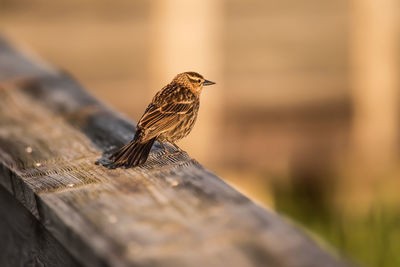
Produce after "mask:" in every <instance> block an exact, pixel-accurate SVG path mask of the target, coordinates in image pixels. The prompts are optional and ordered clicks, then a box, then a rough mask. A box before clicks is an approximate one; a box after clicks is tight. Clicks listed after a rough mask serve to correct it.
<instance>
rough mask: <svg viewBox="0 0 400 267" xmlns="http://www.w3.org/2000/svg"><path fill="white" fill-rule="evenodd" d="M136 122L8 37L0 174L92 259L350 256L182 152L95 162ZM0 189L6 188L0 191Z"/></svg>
mask: <svg viewBox="0 0 400 267" xmlns="http://www.w3.org/2000/svg"><path fill="white" fill-rule="evenodd" d="M134 128H135V127H134V125H133V124H132V123H131V122H130V121H129V120H127V119H126V118H124V117H122V116H121V115H119V114H117V113H115V112H114V111H112V110H111V109H110V108H108V107H106V106H105V105H104V104H102V103H101V102H99V101H98V100H96V99H95V98H93V97H92V96H90V95H89V94H88V93H87V92H86V91H85V90H84V89H82V87H81V86H80V85H79V84H78V83H76V82H75V81H74V80H73V79H72V78H70V77H69V76H68V75H66V74H65V73H62V72H59V71H57V70H55V69H50V68H49V67H47V66H45V65H41V64H39V63H37V62H36V61H33V60H32V59H30V58H29V57H27V56H24V55H22V54H21V53H20V52H16V51H15V50H14V49H12V47H11V46H10V45H9V44H7V42H6V41H5V40H4V39H1V38H0V185H2V186H3V187H4V188H5V189H7V190H8V191H9V192H10V193H11V194H12V195H13V196H14V198H15V199H16V200H17V201H18V202H20V203H22V204H23V206H24V207H25V208H26V209H27V210H28V211H30V212H31V214H33V215H34V216H35V217H36V219H37V220H38V221H39V222H40V223H41V224H42V225H43V226H44V228H45V229H46V231H48V232H49V233H51V234H52V235H53V236H54V238H55V239H56V240H57V241H58V242H60V243H61V244H62V246H63V247H64V248H65V249H66V250H67V251H68V252H69V253H70V254H71V255H72V256H73V257H74V258H75V259H76V260H77V261H79V262H80V264H82V265H84V266H293V267H295V266H307V267H310V266H318V267H319V266H343V263H342V262H341V261H340V260H338V259H337V258H336V257H334V256H332V254H331V253H330V252H328V251H326V250H325V249H322V248H321V247H320V246H318V245H317V244H316V243H315V242H314V241H313V240H311V239H310V238H309V237H307V236H306V235H305V234H304V233H303V232H302V231H301V230H299V229H297V228H296V227H293V226H292V225H290V223H288V222H286V221H285V220H284V219H282V218H280V217H279V216H278V215H276V214H274V213H273V212H271V211H269V210H265V209H264V208H262V207H259V206H258V205H256V204H254V203H253V202H252V201H251V200H249V199H248V198H247V197H245V196H243V195H242V194H241V193H239V192H238V191H236V190H235V189H233V188H232V187H231V186H229V185H227V184H226V183H225V182H224V181H223V180H221V179H220V178H219V177H217V176H216V175H214V174H213V173H211V172H210V171H208V170H207V169H205V168H204V167H202V166H201V165H200V164H199V163H198V162H196V161H195V160H193V159H191V158H190V157H189V156H188V155H187V154H186V153H182V154H179V155H174V156H170V157H168V158H162V157H160V155H161V153H162V152H161V148H160V146H159V144H157V143H156V144H155V145H154V146H153V149H152V151H151V154H150V157H149V160H148V162H147V163H146V164H145V165H143V166H141V167H137V168H134V169H116V170H109V169H106V168H104V167H103V166H99V165H95V164H94V162H95V161H96V160H97V159H99V158H101V156H102V154H103V153H104V152H105V153H109V152H110V151H111V150H113V149H115V148H117V147H119V146H121V145H122V144H124V143H126V142H127V141H129V140H130V139H131V138H132V137H133V133H134ZM0 193H1V192H0Z"/></svg>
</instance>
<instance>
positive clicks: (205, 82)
mask: <svg viewBox="0 0 400 267" xmlns="http://www.w3.org/2000/svg"><path fill="white" fill-rule="evenodd" d="M213 84H215V82H212V81H209V80H204V82H203V85H204V86H207V85H213Z"/></svg>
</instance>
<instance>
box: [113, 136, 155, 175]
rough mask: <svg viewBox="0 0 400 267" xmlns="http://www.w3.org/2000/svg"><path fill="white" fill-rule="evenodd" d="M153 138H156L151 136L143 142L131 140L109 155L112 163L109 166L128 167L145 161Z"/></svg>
mask: <svg viewBox="0 0 400 267" xmlns="http://www.w3.org/2000/svg"><path fill="white" fill-rule="evenodd" d="M155 140H156V138H153V139H150V140H149V141H147V142H144V143H140V142H138V140H132V141H131V142H129V143H128V144H126V145H125V146H123V147H122V148H121V149H120V150H118V151H117V152H115V153H114V154H112V155H111V157H110V159H111V160H112V161H113V163H111V165H110V167H114V168H118V167H126V168H130V167H136V166H138V165H140V164H143V163H145V162H146V160H147V158H148V156H149V153H150V149H151V147H152V146H153V143H154V141H155Z"/></svg>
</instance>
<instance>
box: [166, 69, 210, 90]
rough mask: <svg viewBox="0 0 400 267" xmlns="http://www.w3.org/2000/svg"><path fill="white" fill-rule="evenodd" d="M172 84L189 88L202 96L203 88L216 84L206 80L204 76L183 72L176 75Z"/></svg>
mask: <svg viewBox="0 0 400 267" xmlns="http://www.w3.org/2000/svg"><path fill="white" fill-rule="evenodd" d="M172 82H177V83H180V84H182V85H184V86H187V87H188V88H190V90H191V91H192V92H193V93H195V94H200V93H201V89H203V86H207V85H213V84H215V82H211V81H209V80H206V79H204V77H203V76H202V75H200V74H198V73H197V72H193V71H188V72H183V73H180V74H178V75H176V77H175V78H174V80H173V81H172Z"/></svg>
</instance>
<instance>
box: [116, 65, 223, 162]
mask: <svg viewBox="0 0 400 267" xmlns="http://www.w3.org/2000/svg"><path fill="white" fill-rule="evenodd" d="M212 84H215V83H214V82H211V81H208V80H206V79H204V78H203V76H201V75H200V74H198V73H196V72H184V73H180V74H178V75H176V77H175V78H174V79H173V80H172V81H171V82H170V83H169V84H168V85H167V86H165V87H164V88H162V89H161V90H160V91H159V92H158V93H157V94H156V95H155V96H154V98H153V100H152V101H151V103H150V104H149V105H148V107H147V109H146V111H145V112H144V114H143V116H142V117H141V118H140V120H139V122H138V124H137V126H136V134H135V137H134V138H133V140H132V141H130V142H129V143H128V144H126V145H125V146H123V147H122V148H121V149H119V150H118V151H117V152H115V153H114V154H113V155H111V157H110V159H111V160H112V163H111V164H110V165H109V167H111V168H117V167H125V168H129V167H135V166H138V165H140V164H143V163H145V162H146V160H147V158H148V156H149V153H150V149H151V147H152V145H153V143H154V141H156V140H157V141H158V142H159V143H160V144H161V146H162V147H163V149H164V152H165V153H167V152H166V148H165V146H164V144H163V142H168V143H170V144H172V145H173V146H174V147H175V148H176V149H178V151H179V152H180V151H181V150H180V149H179V147H178V146H177V145H176V144H175V142H176V141H178V140H180V139H182V138H183V137H185V136H187V135H188V134H189V133H190V131H191V130H192V129H193V126H194V123H195V122H196V118H197V113H198V111H199V106H200V94H201V91H202V89H203V86H207V85H212Z"/></svg>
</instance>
